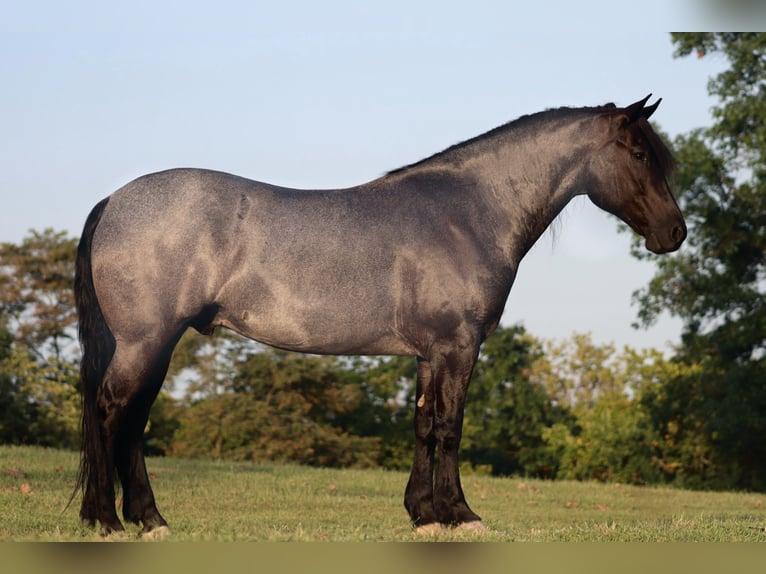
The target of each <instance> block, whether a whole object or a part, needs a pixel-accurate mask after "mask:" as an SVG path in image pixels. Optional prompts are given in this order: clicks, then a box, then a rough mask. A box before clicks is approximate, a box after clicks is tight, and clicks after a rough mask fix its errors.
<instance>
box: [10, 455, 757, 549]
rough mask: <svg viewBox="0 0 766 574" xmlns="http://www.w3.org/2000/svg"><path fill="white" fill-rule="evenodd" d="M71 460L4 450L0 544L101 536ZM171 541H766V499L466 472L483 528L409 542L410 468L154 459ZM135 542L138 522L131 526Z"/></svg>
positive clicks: (158, 495)
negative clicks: (78, 493)
mask: <svg viewBox="0 0 766 574" xmlns="http://www.w3.org/2000/svg"><path fill="white" fill-rule="evenodd" d="M77 464H78V455H77V453H74V452H67V451H58V450H50V449H43V448H34V447H11V446H0V540H5V541H9V540H13V541H97V540H100V539H101V538H100V537H99V536H98V534H97V533H95V532H94V531H92V530H91V529H88V528H86V527H84V526H83V525H81V524H80V522H79V519H78V510H79V500H78V499H76V500H75V502H74V503H73V504H72V505H71V506H70V507H69V508H68V509H65V506H66V503H67V501H68V500H69V496H70V494H71V492H72V489H73V487H74V480H75V476H76V472H77ZM147 466H148V468H149V472H150V474H151V476H152V484H153V486H154V491H155V496H156V498H157V503H158V506H159V508H160V511H161V512H162V513H163V515H164V516H165V518H166V519H167V520H168V522H169V523H170V527H171V531H172V535H171V536H170V538H169V540H173V541H181V542H187V541H188V542H193V541H413V540H434V541H436V540H438V541H463V540H470V541H500V542H612V541H624V542H658V541H662V542H691V541H694V542H763V541H766V532H764V527H766V496H764V495H763V494H760V493H725V492H724V493H717V492H691V491H683V490H677V489H669V488H648V487H635V486H628V485H619V484H607V485H604V484H597V483H578V482H570V481H560V482H544V481H538V480H525V479H519V478H510V479H509V478H492V477H486V476H478V475H464V476H463V489H464V491H465V494H466V498H467V499H468V501H469V503H470V504H471V507H472V508H473V509H474V510H475V511H476V512H477V513H478V514H480V515H481V516H482V518H483V519H484V523H485V525H486V526H487V527H488V531H487V532H483V533H480V534H476V533H461V532H455V531H443V532H440V533H437V534H435V535H430V536H424V537H416V536H415V535H414V534H413V532H412V529H411V528H410V526H409V523H408V519H407V515H406V512H405V510H404V507H403V506H402V496H403V492H404V486H405V484H406V482H407V475H406V473H402V472H387V471H380V470H337V469H323V468H307V467H299V466H289V465H271V464H253V463H233V462H211V461H196V460H180V459H162V458H153V459H149V460H148V463H147ZM128 532H129V533H130V534H131V536H130V537H129V539H133V536H132V535H134V534H137V532H138V528H137V527H134V526H132V525H130V526H128Z"/></svg>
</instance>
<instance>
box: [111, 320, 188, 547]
mask: <svg viewBox="0 0 766 574" xmlns="http://www.w3.org/2000/svg"><path fill="white" fill-rule="evenodd" d="M179 336H180V335H179ZM176 340H177V339H176ZM173 347H174V342H172V341H171V342H170V343H167V344H165V345H163V346H162V348H160V349H153V348H151V346H150V345H149V344H148V343H139V344H135V345H122V346H121V345H119V344H118V345H117V350H116V352H115V357H114V359H113V362H112V368H111V369H110V370H111V372H110V373H109V374H110V378H109V383H110V387H111V390H110V395H111V397H112V401H111V405H110V407H109V408H107V409H106V412H107V413H108V414H107V416H106V417H105V419H104V428H105V431H106V432H107V433H108V434H109V436H110V437H112V440H113V445H114V464H115V468H116V470H117V474H118V476H119V479H120V482H121V484H122V496H123V502H122V512H123V517H124V518H125V520H126V521H127V522H131V523H134V524H139V523H140V524H142V525H143V530H142V534H147V533H150V532H155V533H156V532H159V533H160V535H162V534H164V533H165V532H167V522H166V521H165V519H164V518H163V517H162V515H161V514H160V513H159V511H158V510H157V505H156V502H155V499H154V493H153V491H152V487H151V485H150V483H149V475H148V473H147V471H146V463H145V461H144V453H143V432H144V428H145V427H146V423H147V421H148V419H149V411H150V409H151V406H152V403H153V402H154V400H155V398H156V397H157V393H158V392H159V390H160V387H161V386H162V382H163V380H164V378H165V374H166V373H167V368H168V364H169V362H170V355H171V353H172V349H173Z"/></svg>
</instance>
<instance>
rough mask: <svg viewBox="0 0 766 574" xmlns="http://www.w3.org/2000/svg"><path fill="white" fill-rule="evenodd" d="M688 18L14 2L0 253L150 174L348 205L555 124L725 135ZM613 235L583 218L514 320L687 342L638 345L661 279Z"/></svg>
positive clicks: (651, 5)
mask: <svg viewBox="0 0 766 574" xmlns="http://www.w3.org/2000/svg"><path fill="white" fill-rule="evenodd" d="M681 6H683V3H681ZM628 10H630V11H633V10H635V11H636V13H635V14H634V13H631V12H630V11H628ZM685 18H688V15H686V14H683V10H682V8H679V4H678V3H671V2H665V1H649V2H643V3H641V4H633V5H631V7H630V8H629V9H626V8H623V7H621V5H620V4H619V3H614V2H594V3H586V4H582V3H566V4H562V5H559V4H557V3H545V2H537V3H528V2H524V3H522V2H508V1H495V2H482V1H475V0H474V1H471V2H460V3H457V2H445V1H441V2H420V3H415V2H414V1H413V0H407V1H402V0H387V1H386V2H380V3H376V4H373V3H365V2H358V1H357V2H338V1H323V2H290V1H280V2H274V1H273V0H271V1H269V2H246V1H220V0H219V1H216V2H209V3H205V2H196V1H189V0H185V1H183V2H181V1H172V2H159V1H158V0H152V1H151V2H148V1H144V0H140V1H131V2H129V3H128V2H126V3H119V4H118V3H112V2H110V3H107V2H83V1H78V0H74V1H70V2H53V1H49V2H41V1H34V0H32V1H26V2H14V3H12V4H6V5H5V6H4V8H3V11H2V15H1V16H0V78H2V79H1V80H0V85H1V86H2V89H0V134H2V135H1V136H0V198H1V199H0V201H1V202H2V203H0V206H1V209H0V241H19V240H20V239H21V238H22V237H23V236H24V235H25V234H26V233H27V230H28V229H30V228H35V229H43V228H46V227H53V228H55V229H60V230H66V231H68V232H69V233H70V234H72V235H78V234H79V232H80V230H81V227H82V224H83V222H84V220H85V217H86V215H87V213H88V211H89V210H90V208H91V207H92V206H93V205H94V204H95V203H96V202H97V201H98V200H99V199H101V198H102V197H104V196H106V195H108V194H109V193H111V192H112V191H114V190H115V189H116V188H117V187H119V186H121V185H123V184H124V183H127V181H129V180H131V179H133V178H135V177H137V176H139V175H141V174H144V173H147V172H151V171H156V170H161V169H166V168H170V167H179V166H193V167H206V168H213V169H220V170H224V171H229V172H233V173H236V174H239V175H243V176H246V177H250V178H253V179H259V180H263V181H268V182H272V183H276V184H280V185H287V186H295V187H339V186H347V185H353V184H357V183H362V182H363V181H366V180H369V179H373V178H375V177H377V176H379V175H381V174H382V173H384V172H385V171H387V170H390V169H392V168H396V167H398V166H400V165H403V164H406V163H411V162H413V161H416V160H418V159H421V158H423V157H425V156H427V155H430V154H432V153H434V152H436V151H438V150H441V149H443V148H445V147H447V146H449V145H451V144H453V143H456V142H457V141H460V140H463V139H466V138H469V137H472V136H474V135H477V134H479V133H482V132H484V131H487V130H489V129H491V128H493V127H495V126H497V125H499V124H502V123H504V122H506V121H509V120H512V119H514V118H516V117H518V116H520V115H522V114H526V113H531V112H536V111H539V110H542V109H545V108H548V107H556V106H561V105H571V106H578V105H596V104H603V103H606V102H610V101H612V102H615V103H617V104H619V105H625V104H629V103H631V102H633V101H635V100H637V99H640V98H642V97H644V96H645V95H647V94H648V93H650V92H652V93H654V94H655V97H660V96H661V97H662V98H663V103H662V104H661V106H660V108H659V110H658V112H657V113H656V115H655V117H654V119H655V120H656V122H657V123H658V124H659V125H660V126H661V127H662V129H663V130H664V131H666V132H668V133H670V134H671V135H677V134H679V133H684V132H687V131H689V130H690V129H692V128H695V127H701V126H705V125H708V124H709V123H710V114H709V109H710V106H711V105H712V104H713V102H712V101H711V100H710V99H708V97H707V92H706V85H707V81H708V77H709V76H710V75H711V74H713V73H715V72H716V71H717V70H719V69H720V68H721V66H722V65H723V61H722V60H720V59H715V58H705V59H702V60H698V59H696V58H685V59H682V60H677V59H674V58H673V56H672V53H673V47H672V45H671V43H670V36H669V34H668V32H667V30H671V29H674V28H683V24H684V21H685ZM686 21H688V20H686ZM616 227H617V226H616V223H615V220H614V219H613V218H612V217H610V216H606V215H602V214H601V213H600V212H598V210H597V209H596V208H595V207H593V206H592V205H590V204H588V203H586V202H581V201H578V202H576V204H574V205H572V206H571V207H570V208H569V209H568V210H567V212H566V213H565V215H564V221H563V225H562V226H561V228H560V230H559V232H558V234H557V239H556V241H555V242H552V241H551V240H550V238H549V237H544V238H543V239H542V240H541V242H540V243H539V244H538V246H536V247H535V249H534V250H533V251H532V252H531V253H530V255H529V256H528V258H527V259H526V260H525V262H524V263H523V264H522V267H521V270H520V273H519V278H518V280H517V284H516V285H515V287H514V290H513V291H512V294H511V298H510V300H509V304H508V306H507V308H506V313H505V315H504V322H505V323H512V322H516V321H522V322H524V324H525V325H526V326H527V328H528V329H529V330H530V331H531V332H532V333H533V334H534V335H537V336H540V337H547V338H550V337H559V338H560V337H564V336H567V335H569V334H570V333H571V332H572V331H581V332H586V331H590V332H592V333H593V335H594V338H595V339H596V340H597V341H601V342H605V341H614V342H616V343H617V344H618V345H622V344H630V345H633V346H647V345H654V346H658V347H663V345H664V344H665V342H666V341H677V338H678V323H677V322H673V321H667V320H665V321H662V322H661V323H660V324H659V325H658V326H657V327H655V328H654V329H651V330H649V331H635V330H633V329H631V327H630V323H631V321H633V320H634V318H635V314H636V309H635V308H633V307H631V300H630V296H631V293H632V292H633V291H634V290H635V289H638V288H640V287H642V286H644V285H645V284H646V283H647V281H648V280H649V278H650V277H651V274H652V266H651V263H640V262H637V261H634V260H633V259H632V258H631V257H630V255H629V253H628V245H629V241H630V240H629V236H628V235H627V234H619V235H618V233H617V231H616Z"/></svg>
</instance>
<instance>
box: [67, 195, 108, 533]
mask: <svg viewBox="0 0 766 574" xmlns="http://www.w3.org/2000/svg"><path fill="white" fill-rule="evenodd" d="M108 202H109V198H106V199H103V200H102V201H100V202H99V203H98V204H96V206H95V207H94V208H93V209H92V210H91V212H90V214H89V215H88V219H87V220H86V221H85V227H84V229H83V232H82V236H81V237H80V243H79V245H78V246H77V262H76V266H75V276H74V299H75V305H76V306H77V315H78V321H79V335H80V346H81V348H82V359H81V361H80V395H81V400H82V429H81V430H82V446H81V453H80V473H79V476H78V478H77V484H76V486H75V489H74V492H73V493H72V496H71V498H70V499H69V504H71V503H72V500H73V499H74V497H75V496H76V494H77V492H78V490H79V491H82V493H83V496H85V495H86V491H87V488H86V487H87V485H88V481H89V479H90V477H91V475H92V472H93V470H94V469H95V468H98V467H101V468H103V464H105V463H106V461H105V460H103V459H104V458H105V456H106V449H105V445H104V444H103V436H102V434H101V429H100V428H99V424H98V423H99V420H100V418H101V417H100V414H99V411H98V404H97V400H98V389H99V386H100V385H101V382H102V380H103V378H104V374H105V373H106V369H107V367H108V366H109V362H110V361H111V359H112V355H114V349H115V340H114V336H113V335H112V332H111V331H110V330H109V326H108V325H107V324H106V320H105V319H104V315H103V313H102V312H101V305H100V304H99V302H98V298H97V297H96V290H95V288H94V286H93V270H92V268H91V247H92V243H93V233H94V232H95V230H96V227H97V226H98V224H99V221H100V220H101V215H102V214H103V212H104V208H105V207H106V204H107V203H108ZM94 503H95V501H86V500H85V499H83V511H81V513H80V516H81V518H88V519H92V517H90V516H87V517H86V516H83V512H84V511H85V508H86V505H89V506H90V505H92V504H94ZM69 504H67V506H69Z"/></svg>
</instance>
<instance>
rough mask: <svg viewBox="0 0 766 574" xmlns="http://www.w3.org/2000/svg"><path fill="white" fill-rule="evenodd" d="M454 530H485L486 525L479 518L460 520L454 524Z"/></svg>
mask: <svg viewBox="0 0 766 574" xmlns="http://www.w3.org/2000/svg"><path fill="white" fill-rule="evenodd" d="M455 530H457V531H460V532H486V531H487V527H486V526H484V523H483V522H482V521H481V520H472V521H471V522H461V523H460V524H458V525H457V526H455Z"/></svg>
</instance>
